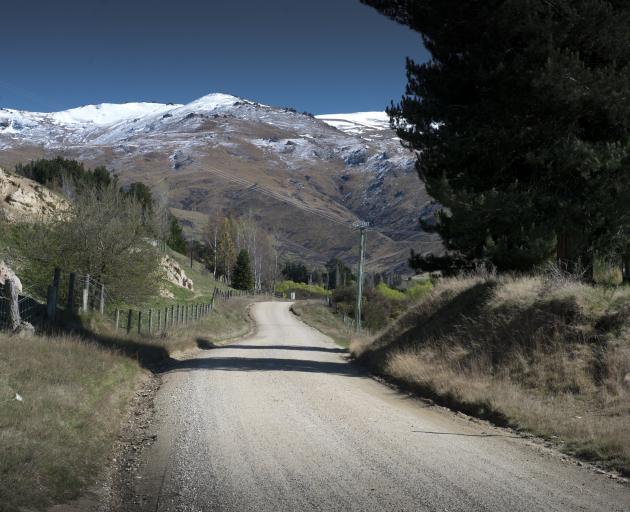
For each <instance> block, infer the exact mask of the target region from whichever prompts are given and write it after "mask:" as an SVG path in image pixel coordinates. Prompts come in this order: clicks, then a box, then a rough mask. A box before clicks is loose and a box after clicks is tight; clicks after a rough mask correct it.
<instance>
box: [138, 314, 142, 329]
mask: <svg viewBox="0 0 630 512" xmlns="http://www.w3.org/2000/svg"><path fill="white" fill-rule="evenodd" d="M141 332H142V311H138V334H140V333H141Z"/></svg>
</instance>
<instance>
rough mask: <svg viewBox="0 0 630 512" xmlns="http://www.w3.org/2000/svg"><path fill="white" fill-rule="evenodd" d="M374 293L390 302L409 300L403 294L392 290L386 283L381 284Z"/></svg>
mask: <svg viewBox="0 0 630 512" xmlns="http://www.w3.org/2000/svg"><path fill="white" fill-rule="evenodd" d="M374 291H375V292H376V293H377V294H378V295H380V296H382V297H383V298H384V299H388V300H397V301H402V300H406V299H407V296H406V295H405V294H404V293H403V292H401V291H398V290H395V289H394V288H390V287H389V286H387V285H386V284H385V283H379V284H378V285H377V286H376V288H375V289H374Z"/></svg>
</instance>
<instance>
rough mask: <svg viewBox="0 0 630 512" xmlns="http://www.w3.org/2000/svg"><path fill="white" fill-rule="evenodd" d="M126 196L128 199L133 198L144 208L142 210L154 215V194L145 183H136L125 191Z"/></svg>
mask: <svg viewBox="0 0 630 512" xmlns="http://www.w3.org/2000/svg"><path fill="white" fill-rule="evenodd" d="M124 193H125V195H127V196H128V197H133V198H134V199H135V200H136V201H138V203H140V205H141V206H142V210H143V211H145V212H147V213H148V214H150V215H152V214H153V210H154V201H153V194H152V193H151V189H150V188H149V187H148V186H146V185H145V184H144V183H140V182H137V181H136V182H134V183H132V184H131V185H129V187H128V188H127V190H125V191H124Z"/></svg>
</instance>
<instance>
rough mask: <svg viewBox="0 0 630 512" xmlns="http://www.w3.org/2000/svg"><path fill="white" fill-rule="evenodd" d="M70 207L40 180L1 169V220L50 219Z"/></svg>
mask: <svg viewBox="0 0 630 512" xmlns="http://www.w3.org/2000/svg"><path fill="white" fill-rule="evenodd" d="M68 208H69V203H68V201H67V200H66V199H64V198H63V197H61V196H59V195H57V194H55V193H54V192H52V191H51V190H49V189H48V188H46V187H44V186H43V185H40V184H39V183H37V182H35V181H33V180H30V179H28V178H25V177H23V176H18V175H16V174H12V173H9V172H7V171H5V170H3V169H0V219H1V220H4V221H6V222H11V223H14V222H34V221H48V220H51V219H53V218H54V217H56V216H57V215H60V214H62V213H63V212H64V211H66V210H67V209H68Z"/></svg>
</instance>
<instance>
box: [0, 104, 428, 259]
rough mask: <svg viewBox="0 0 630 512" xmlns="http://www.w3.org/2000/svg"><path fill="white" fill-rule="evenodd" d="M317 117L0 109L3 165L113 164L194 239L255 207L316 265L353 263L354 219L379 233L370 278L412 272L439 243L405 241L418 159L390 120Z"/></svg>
mask: <svg viewBox="0 0 630 512" xmlns="http://www.w3.org/2000/svg"><path fill="white" fill-rule="evenodd" d="M319 117H320V118H315V117H312V116H309V115H305V114H299V113H297V112H294V111H293V110H292V109H280V108H274V107H270V106H267V105H262V104H260V103H256V102H253V101H249V100H244V99H242V98H237V97H235V96H230V95H226V94H210V95H208V96H205V97H203V98H200V99H198V100H196V101H193V102H191V103H189V104H187V105H178V104H158V103H130V104H124V105H113V104H102V105H95V106H86V107H80V108H77V109H72V110H68V111H65V112H57V113H32V112H23V111H17V110H11V109H0V148H1V149H2V156H1V157H0V164H2V165H4V166H6V167H9V166H11V165H14V164H15V163H17V162H23V161H25V160H29V159H32V158H36V157H42V156H54V155H59V154H62V155H64V156H66V157H71V158H77V159H79V160H82V161H84V162H86V164H87V165H90V166H92V165H106V166H107V167H108V168H110V169H112V170H113V171H114V172H116V173H117V174H118V175H119V176H120V177H121V180H122V181H123V183H125V182H127V183H128V182H131V181H143V182H145V183H147V184H149V185H152V186H153V188H154V190H156V191H157V193H158V194H159V195H162V196H164V197H166V198H168V201H169V203H170V205H171V206H172V207H174V208H175V209H174V212H175V213H176V214H178V215H180V216H181V217H182V218H184V219H185V225H186V227H187V229H188V230H189V231H191V232H196V233H199V232H200V231H202V229H203V224H204V223H205V219H206V218H207V215H208V214H215V213H224V214H225V213H228V212H235V213H237V214H239V213H241V214H242V213H246V212H247V211H249V210H251V211H252V212H253V213H254V215H255V217H256V218H257V219H258V220H259V222H260V223H261V224H262V226H263V227H264V228H265V229H267V230H268V231H270V232H273V233H274V234H275V235H276V236H277V237H278V238H279V241H280V243H281V246H282V247H283V249H284V250H285V252H288V253H297V254H299V255H300V256H301V257H303V258H306V259H308V260H311V261H312V262H320V263H321V262H323V261H325V260H326V259H327V258H329V257H330V256H341V257H345V258H346V259H347V260H348V261H349V262H351V261H353V260H354V259H355V253H356V252H357V251H356V248H357V247H356V246H357V241H356V238H357V237H356V235H355V233H354V232H353V231H352V229H351V224H352V222H353V221H355V220H356V219H357V218H361V219H365V220H368V221H370V222H371V223H372V224H373V225H374V226H376V227H377V228H379V231H378V232H376V233H374V234H373V236H371V237H370V242H369V245H368V260H369V262H370V265H369V267H371V268H372V269H373V270H385V269H393V268H395V267H400V266H401V265H404V262H405V261H406V258H407V255H408V252H409V249H410V248H411V247H414V248H415V249H416V250H418V249H420V250H423V249H424V250H426V249H428V248H430V247H436V245H437V241H436V239H435V238H434V237H432V236H430V235H427V234H425V233H420V232H418V233H413V232H412V233H408V231H409V230H414V229H416V225H417V217H418V216H419V214H420V213H421V208H422V207H423V205H425V204H426V203H427V196H426V193H425V192H424V189H423V188H422V185H421V184H420V182H419V181H418V179H417V176H416V173H415V168H414V161H415V155H414V154H413V153H410V152H408V151H407V150H406V149H404V148H402V147H401V145H400V142H399V141H398V139H397V138H396V137H395V134H394V132H392V131H391V130H390V129H389V126H388V124H387V122H386V117H385V115H384V114H383V113H368V114H336V115H330V116H326V115H325V116H319ZM254 185H255V186H254ZM279 197H283V198H287V200H288V201H289V202H290V204H287V203H286V202H283V201H281V200H279ZM280 205H282V206H283V207H281V208H280V207H279V206H280ZM318 213H324V214H325V215H329V216H332V217H334V218H335V219H338V220H340V221H341V222H342V224H337V223H335V222H332V221H330V220H326V219H323V218H321V217H320V216H319V215H318Z"/></svg>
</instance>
